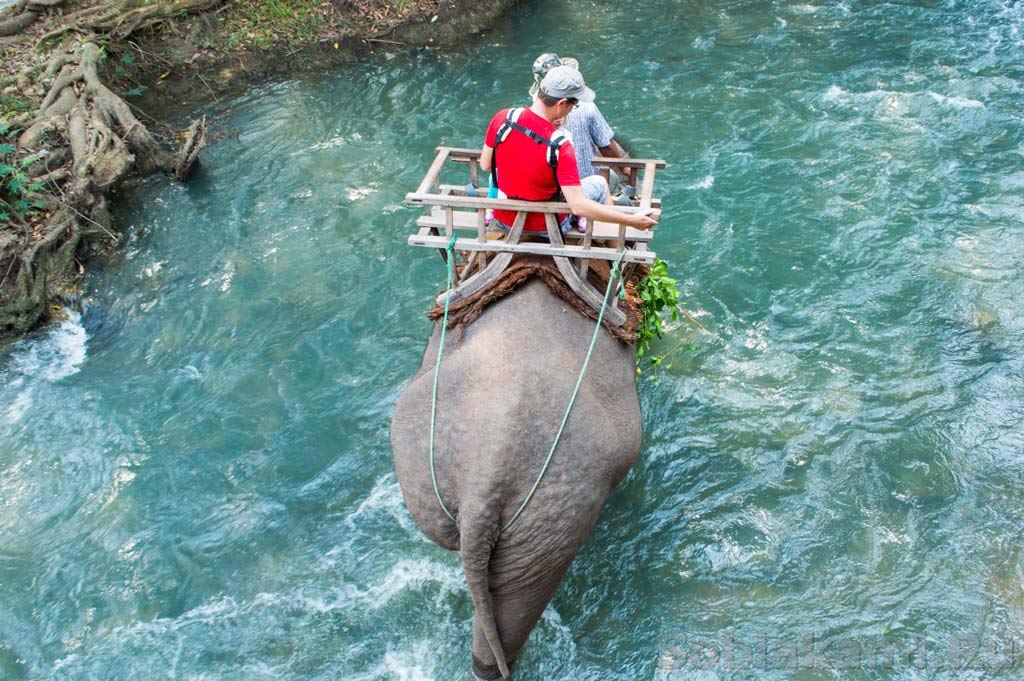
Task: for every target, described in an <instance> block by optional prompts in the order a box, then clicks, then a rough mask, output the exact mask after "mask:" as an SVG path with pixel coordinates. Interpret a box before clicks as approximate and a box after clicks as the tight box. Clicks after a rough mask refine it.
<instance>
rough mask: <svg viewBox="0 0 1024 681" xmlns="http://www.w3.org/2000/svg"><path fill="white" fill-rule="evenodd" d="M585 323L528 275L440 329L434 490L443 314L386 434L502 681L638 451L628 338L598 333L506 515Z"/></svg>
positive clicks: (574, 359)
mask: <svg viewBox="0 0 1024 681" xmlns="http://www.w3.org/2000/svg"><path fill="white" fill-rule="evenodd" d="M593 333H594V320H592V319H589V318H587V317H585V316H583V315H582V314H581V313H580V312H579V311H577V310H576V309H574V308H573V307H571V306H570V305H568V304H567V303H565V302H564V301H563V300H562V299H560V298H559V297H557V296H555V295H554V294H553V293H551V292H550V291H549V290H548V289H547V287H546V286H545V285H544V284H543V283H542V282H540V281H538V280H537V279H532V280H530V281H529V282H528V283H526V284H524V285H522V286H521V287H520V288H518V289H516V290H515V291H513V292H512V293H511V294H509V295H507V296H505V297H503V298H501V299H500V300H498V301H497V302H494V303H492V304H491V305H490V306H489V307H487V308H486V309H485V310H484V311H483V313H482V315H481V316H480V317H479V318H478V319H476V321H474V322H473V323H472V324H471V325H469V326H468V327H466V328H465V331H464V335H463V337H462V338H461V339H460V340H459V341H458V342H454V341H452V340H451V338H449V339H447V340H446V342H445V347H444V352H443V357H442V362H441V365H440V371H439V376H438V388H437V402H436V425H435V429H434V433H435V435H434V461H435V467H434V469H435V475H436V481H437V485H436V491H435V485H434V482H433V479H432V473H431V466H430V461H429V454H428V452H429V446H430V442H429V438H430V428H431V426H430V422H431V404H432V393H433V385H434V366H435V362H436V358H437V350H438V345H439V341H440V336H441V330H440V323H438V324H436V325H435V327H434V331H433V334H432V335H431V338H430V340H429V341H428V343H427V349H426V351H425V353H424V355H423V364H422V366H421V367H420V369H419V372H418V373H417V374H416V376H415V377H414V378H413V379H412V381H411V382H410V383H409V384H408V385H407V386H406V387H405V389H404V390H403V391H402V393H401V395H400V396H399V397H398V400H397V402H396V404H395V410H394V416H393V418H392V422H391V444H392V449H393V455H394V464H395V471H396V475H397V477H398V482H399V485H400V487H401V489H402V496H403V498H404V501H405V504H406V506H407V508H408V509H409V513H410V515H411V516H412V518H413V520H414V521H415V523H416V525H417V526H418V527H419V528H420V530H422V532H423V533H424V534H425V535H426V536H427V537H428V538H430V539H431V540H432V541H434V542H435V543H437V544H439V545H440V546H442V547H444V548H446V549H450V550H453V551H459V552H460V554H461V561H462V567H463V571H464V573H465V577H466V582H467V585H468V587H469V592H470V595H471V597H472V601H473V606H474V609H475V613H474V616H473V648H472V667H473V672H474V674H476V676H477V677H478V678H480V679H497V678H504V679H510V678H511V675H510V672H509V668H510V667H512V665H513V663H514V661H515V659H516V657H517V656H518V654H519V652H520V649H521V648H522V646H523V644H524V643H525V642H526V639H527V637H528V636H529V635H530V632H531V631H532V630H533V628H534V626H535V625H536V623H537V621H538V620H539V619H540V617H541V615H542V613H543V611H544V608H545V607H546V606H547V604H548V602H549V601H550V600H551V598H552V597H553V596H554V594H555V591H556V590H557V588H558V585H559V583H560V582H561V580H562V577H563V576H564V575H565V573H566V571H567V570H568V569H569V566H570V564H571V563H572V561H573V559H574V558H575V556H576V554H577V552H578V551H579V550H580V548H581V547H582V545H583V542H584V541H586V539H587V536H588V535H589V534H590V531H591V529H592V528H593V527H594V524H595V523H596V522H597V518H598V514H599V513H600V511H601V507H602V506H603V505H604V502H605V500H606V499H607V497H608V495H609V493H610V492H611V490H612V489H613V488H614V487H615V486H616V485H617V484H619V482H621V481H622V479H623V478H624V477H625V476H626V474H627V473H628V472H629V470H630V468H632V466H633V464H634V463H635V461H636V459H637V457H638V456H639V454H640V446H641V438H642V427H641V419H640V401H639V397H638V395H637V390H636V348H635V346H634V345H633V344H630V343H624V342H621V341H619V340H616V339H613V338H612V337H611V336H610V335H609V334H608V333H606V332H604V331H603V330H602V332H601V333H599V334H598V338H597V341H596V343H595V346H594V351H593V355H592V357H591V360H590V364H589V367H588V368H587V371H586V374H585V376H584V379H583V381H582V384H581V386H580V390H579V394H578V397H577V398H576V401H575V404H574V406H573V409H572V411H571V413H570V416H569V418H568V421H567V423H566V425H565V429H564V432H563V433H562V436H561V439H560V441H559V442H558V446H557V448H556V450H555V452H554V455H553V457H552V459H551V463H550V466H549V468H548V469H547V471H546V473H545V475H544V476H543V478H542V479H541V481H540V483H539V485H538V486H537V488H536V492H535V494H534V496H533V497H532V498H531V499H530V501H529V503H528V504H527V505H526V507H525V508H524V509H523V511H522V513H521V515H519V517H518V518H517V519H516V520H515V522H514V523H512V524H511V525H510V526H508V525H509V521H511V520H512V519H513V516H514V515H515V514H516V512H517V510H518V509H519V508H520V506H521V505H522V503H523V501H524V499H526V498H527V495H528V494H529V493H530V490H531V488H532V487H533V486H534V484H535V482H536V481H537V479H538V474H539V473H540V471H541V469H542V467H543V465H544V462H545V460H546V459H547V457H548V453H549V451H550V449H551V445H552V442H553V440H554V438H555V435H556V433H557V431H558V428H559V425H560V424H561V422H562V418H563V415H564V413H565V409H566V406H567V405H568V403H569V399H570V397H571V395H572V392H573V388H574V386H575V385H576V381H577V378H578V375H579V371H580V368H581V366H582V364H583V361H584V358H585V356H586V352H587V348H588V346H589V344H590V340H591V337H592V335H593ZM438 495H440V498H441V499H443V501H444V503H445V506H446V507H447V508H448V510H449V511H450V513H451V514H452V516H454V520H453V519H452V518H450V517H449V516H448V514H446V513H445V511H444V510H443V509H442V508H441V504H440V503H439V501H438ZM506 526H508V527H507V528H506Z"/></svg>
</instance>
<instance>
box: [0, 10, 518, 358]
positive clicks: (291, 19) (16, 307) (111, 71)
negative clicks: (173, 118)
mask: <svg viewBox="0 0 1024 681" xmlns="http://www.w3.org/2000/svg"><path fill="white" fill-rule="evenodd" d="M511 4H512V0H496V1H493V2H487V3H484V2H481V1H480V0H440V2H439V1H438V0H319V1H317V0H314V1H312V2H307V1H304V0H99V1H98V2H97V1H95V0H18V1H17V2H15V3H14V4H13V5H11V6H9V7H7V8H5V9H4V10H2V11H0V56H2V58H3V63H2V66H0V342H2V340H3V339H4V338H5V337H6V338H10V337H12V336H16V335H19V334H21V333H24V332H25V331H26V330H28V329H29V328H31V327H32V326H33V325H35V324H36V323H38V321H39V320H40V319H44V318H45V317H46V314H47V312H48V311H49V310H50V309H51V307H52V302H53V301H54V300H55V299H57V298H61V297H63V296H64V295H65V294H66V293H67V292H68V291H73V290H74V287H75V285H76V283H77V280H78V279H79V277H80V275H81V273H82V272H83V267H82V264H81V262H79V261H80V260H83V259H84V258H80V256H81V255H82V250H83V249H86V248H91V247H96V246H97V245H99V246H102V245H103V244H108V245H109V244H111V243H114V242H116V240H117V236H116V233H115V231H114V230H113V229H112V226H111V224H110V216H109V210H108V199H109V196H108V195H109V193H110V192H111V191H112V190H113V189H114V188H115V186H116V185H117V184H118V183H119V182H121V181H123V180H124V179H125V178H128V177H130V176H132V175H145V174H148V173H152V172H160V171H163V172H167V173H169V174H171V175H174V176H178V177H183V176H185V175H187V174H188V169H189V168H191V166H192V164H194V163H195V161H196V159H197V157H198V152H199V150H200V149H201V148H202V145H203V141H204V139H205V134H204V133H205V128H197V127H193V128H191V129H190V131H188V132H185V133H184V138H185V142H184V143H183V144H181V146H180V148H179V150H178V152H177V154H175V153H174V152H173V151H172V149H171V148H170V147H169V146H168V144H169V143H174V144H176V145H177V144H178V143H180V142H181V138H182V136H183V131H178V130H171V129H167V128H166V127H165V126H163V125H162V124H160V123H159V121H158V120H155V119H154V118H152V117H150V116H148V115H145V114H143V113H142V112H141V111H140V109H139V108H138V107H139V102H140V101H141V99H140V95H141V96H143V97H151V98H152V99H151V102H152V101H156V102H161V101H162V102H163V103H164V104H166V103H167V102H168V101H172V100H171V99H169V97H170V96H171V95H169V94H167V93H169V92H171V91H172V88H171V87H170V86H169V85H168V83H170V82H171V81H172V80H175V78H176V79H177V81H178V83H179V86H180V87H179V89H178V90H173V91H174V92H175V93H177V92H182V91H190V92H191V93H192V94H196V95H197V96H196V97H194V98H193V97H192V96H191V95H189V96H188V97H187V100H188V102H189V103H191V104H195V103H197V102H196V100H203V99H210V98H216V97H217V92H224V89H225V87H233V86H238V85H241V84H244V82H246V78H247V75H248V74H250V73H253V74H258V75H260V74H268V73H279V74H287V73H289V72H290V71H289V69H291V68H292V67H293V66H294V65H297V63H298V62H299V61H301V60H303V59H306V58H308V61H310V62H313V63H321V64H322V63H324V60H323V59H321V57H323V55H329V56H333V55H339V56H340V55H343V54H344V53H345V52H351V50H352V49H354V48H358V47H359V46H367V45H375V44H391V43H395V44H399V45H403V44H431V43H434V41H435V37H436V38H437V42H439V43H440V42H451V41H452V40H454V39H456V36H457V35H462V36H463V37H464V36H465V35H468V34H470V33H473V32H475V31H478V30H480V27H482V26H484V25H486V24H487V23H488V22H489V21H493V19H494V18H496V17H497V16H500V15H501V14H502V13H503V12H504V11H505V10H506V9H507V8H508V7H509V6H510V5H511ZM421 27H426V28H425V29H424V28H421ZM311 55H312V57H311ZM168 76H172V78H168ZM160 91H164V92H165V94H164V98H163V100H161V99H160V97H152V96H153V94H154V92H157V93H159V92H160ZM173 101H175V103H176V104H185V103H186V102H185V98H184V97H176V98H175V99H174V100H173ZM151 129H152V130H151Z"/></svg>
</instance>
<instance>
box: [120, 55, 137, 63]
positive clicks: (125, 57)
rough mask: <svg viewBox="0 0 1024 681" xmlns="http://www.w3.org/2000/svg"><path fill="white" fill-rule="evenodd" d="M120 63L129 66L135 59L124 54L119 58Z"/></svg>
mask: <svg viewBox="0 0 1024 681" xmlns="http://www.w3.org/2000/svg"><path fill="white" fill-rule="evenodd" d="M121 61H123V62H124V63H125V64H131V63H132V62H134V61H135V57H134V56H132V55H130V54H126V55H124V56H122V57H121Z"/></svg>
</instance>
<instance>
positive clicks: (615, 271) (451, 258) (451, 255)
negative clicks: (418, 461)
mask: <svg viewBox="0 0 1024 681" xmlns="http://www.w3.org/2000/svg"><path fill="white" fill-rule="evenodd" d="M454 248H455V237H454V236H453V237H452V239H451V241H449V242H448V247H447V249H446V250H447V252H448V268H447V269H448V283H447V286H448V290H447V291H446V292H445V296H444V319H443V320H442V322H441V340H440V343H439V345H438V348H437V362H436V363H435V364H434V392H433V395H432V397H431V401H430V479H431V480H432V481H433V483H434V495H435V496H436V497H437V503H439V504H441V510H442V511H444V513H445V515H447V516H448V517H449V518H451V519H452V521H455V516H454V515H453V514H452V512H451V511H449V510H448V507H447V506H445V504H444V500H442V499H441V490H440V489H439V488H438V486H437V474H436V472H435V470H434V426H435V417H436V415H437V377H438V374H439V373H440V370H441V355H442V354H443V353H444V337H445V330H446V329H447V327H448V301H449V299H450V298H451V291H452V267H453V263H454V262H455V250H454ZM625 255H626V252H625V251H622V252H621V253H620V254H619V257H618V259H617V260H616V261H615V264H614V265H612V269H611V272H610V274H609V275H608V287H607V288H606V289H605V292H604V300H603V301H602V303H601V310H600V312H598V315H597V324H596V325H595V326H594V334H593V336H591V338H590V347H588V348H587V356H586V358H585V359H584V360H583V366H582V367H581V368H580V375H579V377H578V378H577V379H576V387H575V388H573V390H572V396H571V397H570V398H569V405H568V406H567V407H566V408H565V415H564V416H562V423H561V425H559V426H558V433H556V434H555V440H554V442H552V443H551V449H550V450H549V451H548V457H547V459H546V460H545V461H544V466H543V467H542V468H541V469H540V474H539V475H537V480H536V481H535V482H534V483H533V487H531V488H530V492H529V494H527V495H526V498H525V499H523V503H522V504H520V505H519V509H518V510H517V511H516V512H515V514H514V515H513V516H512V519H511V520H509V521H508V522H507V523H505V526H504V527H502V528H501V532H504V531H505V530H507V529H508V528H510V527H512V524H513V523H514V522H515V521H516V520H518V519H519V515H520V514H521V513H522V512H523V510H524V509H525V508H526V506H527V504H529V503H530V500H531V499H533V495H534V492H536V491H537V488H538V487H539V486H540V482H541V480H543V479H544V474H545V473H547V470H548V466H549V465H550V464H551V459H552V458H553V457H554V455H555V448H556V447H558V441H559V440H560V439H561V437H562V432H563V431H564V430H565V424H566V423H568V421H569V413H570V412H571V411H572V407H573V405H574V404H575V403H576V396H577V395H579V391H580V385H581V384H582V383H583V375H584V374H585V373H586V371H587V366H588V365H589V364H590V356H591V355H592V354H593V352H594V344H595V343H596V342H597V334H598V333H600V331H601V322H602V321H603V320H604V311H605V308H607V307H608V299H609V297H610V296H611V292H612V287H613V285H614V284H615V279H616V277H621V276H622V271H621V270H620V269H619V265H620V264H621V263H622V258H623V257H624V256H625ZM619 297H620V298H625V297H626V287H625V286H623V287H622V290H621V291H620V292H619Z"/></svg>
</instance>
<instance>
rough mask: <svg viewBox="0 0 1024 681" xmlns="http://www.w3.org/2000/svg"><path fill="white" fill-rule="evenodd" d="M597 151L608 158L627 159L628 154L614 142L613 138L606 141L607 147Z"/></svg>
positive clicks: (599, 148)
mask: <svg viewBox="0 0 1024 681" xmlns="http://www.w3.org/2000/svg"><path fill="white" fill-rule="evenodd" d="M598 151H600V152H601V155H602V156H607V157H609V158H629V154H627V153H626V150H625V149H623V148H622V145H621V144H619V143H618V142H616V141H615V138H614V137H613V138H612V139H610V140H609V141H608V146H606V147H598Z"/></svg>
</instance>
